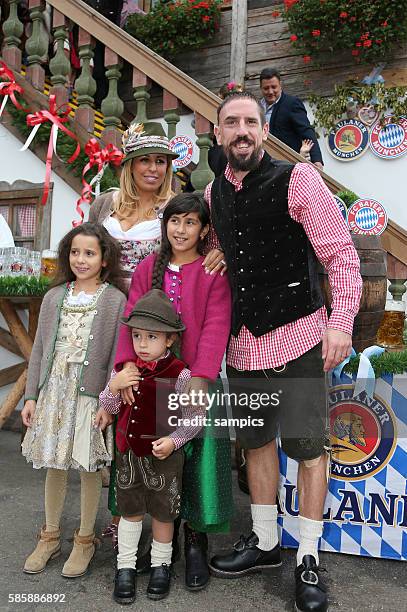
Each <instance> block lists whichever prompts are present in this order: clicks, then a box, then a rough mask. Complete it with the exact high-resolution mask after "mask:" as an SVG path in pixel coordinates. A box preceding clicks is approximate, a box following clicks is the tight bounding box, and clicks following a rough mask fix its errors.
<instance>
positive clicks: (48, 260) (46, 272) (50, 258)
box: [41, 249, 57, 278]
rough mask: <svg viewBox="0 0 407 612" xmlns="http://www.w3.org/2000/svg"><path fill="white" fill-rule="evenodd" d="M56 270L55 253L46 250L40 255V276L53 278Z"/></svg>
mask: <svg viewBox="0 0 407 612" xmlns="http://www.w3.org/2000/svg"><path fill="white" fill-rule="evenodd" d="M56 270H57V252H56V251H51V250H49V249H46V250H45V251H43V252H42V254H41V274H42V276H47V277H48V278H53V277H54V276H55V272H56Z"/></svg>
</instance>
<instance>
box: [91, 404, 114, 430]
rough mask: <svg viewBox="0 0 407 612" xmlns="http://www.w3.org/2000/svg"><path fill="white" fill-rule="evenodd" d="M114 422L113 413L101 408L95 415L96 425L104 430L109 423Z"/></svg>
mask: <svg viewBox="0 0 407 612" xmlns="http://www.w3.org/2000/svg"><path fill="white" fill-rule="evenodd" d="M112 423H113V415H112V414H109V413H108V412H106V410H103V408H99V410H98V411H97V413H96V416H95V427H99V429H101V430H102V431H104V430H105V429H106V427H107V426H108V425H111V424H112Z"/></svg>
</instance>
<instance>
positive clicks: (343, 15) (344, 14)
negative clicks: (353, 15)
mask: <svg viewBox="0 0 407 612" xmlns="http://www.w3.org/2000/svg"><path fill="white" fill-rule="evenodd" d="M348 14H349V13H347V12H346V11H342V13H339V17H340V18H341V19H346V18H347V17H348Z"/></svg>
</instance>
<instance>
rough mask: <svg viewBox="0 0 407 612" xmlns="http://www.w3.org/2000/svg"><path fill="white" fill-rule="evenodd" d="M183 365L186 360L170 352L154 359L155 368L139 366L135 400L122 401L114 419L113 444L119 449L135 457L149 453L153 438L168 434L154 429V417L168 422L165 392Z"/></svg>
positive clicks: (163, 422)
mask: <svg viewBox="0 0 407 612" xmlns="http://www.w3.org/2000/svg"><path fill="white" fill-rule="evenodd" d="M184 368H185V364H184V363H183V362H182V361H180V360H179V359H177V358H176V357H175V356H174V355H173V354H172V353H170V355H169V356H168V357H166V358H165V359H160V360H159V361H158V362H157V365H156V367H155V369H154V370H148V369H147V368H142V369H141V370H140V374H141V377H142V379H141V381H140V384H139V388H138V391H136V392H135V397H136V400H135V402H134V403H133V404H132V405H131V406H129V405H128V404H122V405H121V408H120V413H119V417H118V420H117V427H116V444H117V448H118V449H119V451H120V452H121V453H124V452H126V450H127V449H128V448H131V450H132V451H133V452H134V454H135V455H136V456H137V457H145V456H146V455H151V454H152V452H151V445H152V442H153V441H154V440H156V439H158V438H160V437H161V436H163V435H168V433H167V434H166V433H164V432H163V431H161V430H160V431H157V421H159V422H161V424H165V422H168V417H169V416H170V415H171V413H170V411H169V410H168V394H169V393H173V392H174V384H175V380H176V379H177V378H178V375H179V374H180V373H181V371H182V370H183V369H184ZM139 369H140V368H139ZM157 396H158V397H157ZM168 429H170V428H168Z"/></svg>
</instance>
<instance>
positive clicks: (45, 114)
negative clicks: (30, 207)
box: [27, 95, 81, 204]
mask: <svg viewBox="0 0 407 612" xmlns="http://www.w3.org/2000/svg"><path fill="white" fill-rule="evenodd" d="M64 106H66V108H65V109H64V110H62V111H61V108H62V107H60V108H57V105H56V98H55V95H51V96H50V97H49V109H48V110H40V111H37V112H35V113H30V114H29V115H27V125H30V126H32V127H35V126H36V125H40V124H42V123H47V121H50V122H51V123H52V128H51V134H50V137H49V142H48V151H47V161H46V164H45V181H44V192H43V194H42V200H41V204H46V202H47V199H48V194H49V185H50V181H51V166H52V154H53V151H54V144H53V137H54V129H60V130H62V131H63V132H65V134H66V135H67V136H69V137H70V138H72V139H73V140H75V141H76V143H77V144H76V149H75V151H74V152H73V154H72V155H71V157H70V158H69V159H68V164H71V163H72V162H74V161H75V159H76V158H77V157H78V155H79V153H80V150H81V147H80V144H79V142H78V138H77V137H76V136H75V134H74V133H73V132H71V130H68V128H67V127H65V125H64V123H66V122H67V121H68V115H69V113H70V108H69V106H68V105H66V104H65V105H64ZM58 112H59V114H58Z"/></svg>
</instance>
